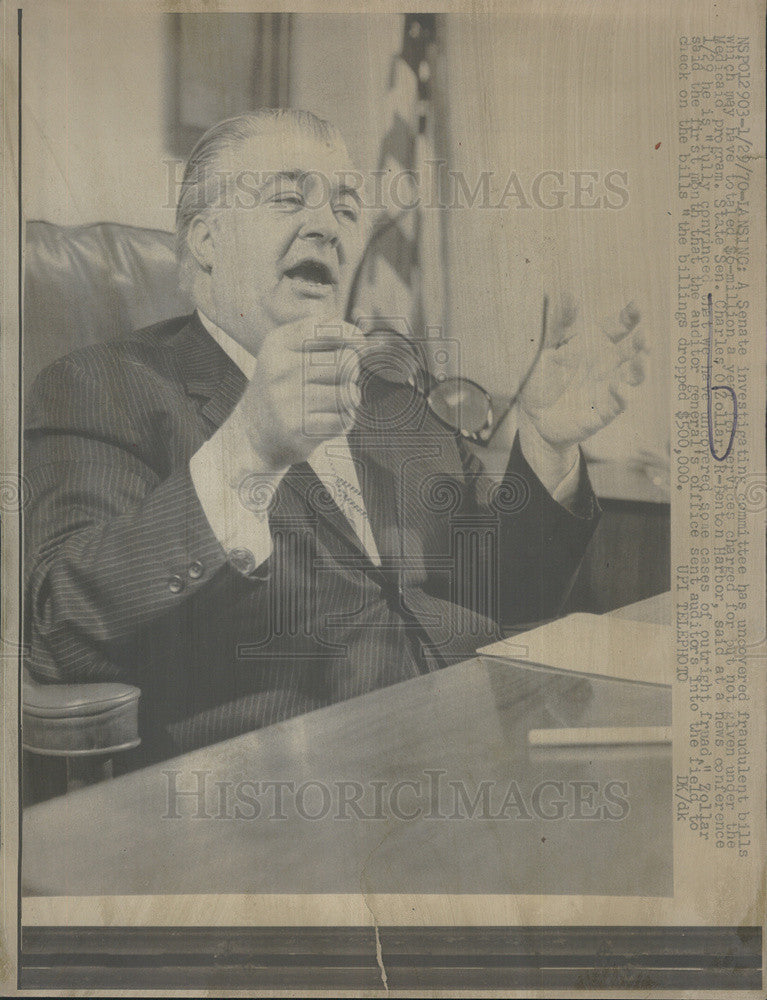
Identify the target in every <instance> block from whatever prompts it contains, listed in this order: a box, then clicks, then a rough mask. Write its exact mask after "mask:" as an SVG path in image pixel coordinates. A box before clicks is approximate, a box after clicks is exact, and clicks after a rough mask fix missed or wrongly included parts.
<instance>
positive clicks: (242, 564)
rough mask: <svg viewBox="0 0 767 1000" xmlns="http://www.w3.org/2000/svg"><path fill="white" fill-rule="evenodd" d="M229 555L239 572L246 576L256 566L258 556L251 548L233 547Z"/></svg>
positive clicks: (230, 560)
mask: <svg viewBox="0 0 767 1000" xmlns="http://www.w3.org/2000/svg"><path fill="white" fill-rule="evenodd" d="M227 557H228V559H229V562H230V563H231V565H232V566H234V568H235V569H236V570H237V572H238V573H243V574H244V575H245V576H247V575H248V574H250V573H252V572H253V571H254V570H255V568H256V557H255V556H254V555H253V553H252V552H251V551H250V549H231V550H230V551H229V552H228V553H227Z"/></svg>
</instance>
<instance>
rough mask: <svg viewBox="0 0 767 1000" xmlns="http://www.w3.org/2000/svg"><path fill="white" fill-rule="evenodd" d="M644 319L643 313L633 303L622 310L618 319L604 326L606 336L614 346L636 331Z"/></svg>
mask: <svg viewBox="0 0 767 1000" xmlns="http://www.w3.org/2000/svg"><path fill="white" fill-rule="evenodd" d="M641 318H642V315H641V313H640V312H639V310H638V309H637V307H636V305H635V304H634V303H633V302H629V304H628V305H627V306H624V307H623V309H621V311H620V313H619V315H618V318H617V319H611V320H609V321H608V322H607V323H605V324H604V326H603V329H604V332H605V335H606V336H607V338H608V339H609V340H611V341H612V342H613V343H614V344H617V343H618V342H619V341H622V340H624V339H625V337H626V336H627V335H628V334H629V333H631V331H632V330H634V329H635V328H636V326H637V324H638V323H639V321H640V319H641Z"/></svg>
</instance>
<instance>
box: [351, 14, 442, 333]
mask: <svg viewBox="0 0 767 1000" xmlns="http://www.w3.org/2000/svg"><path fill="white" fill-rule="evenodd" d="M436 26H437V18H436V15H434V14H406V15H405V16H404V38H403V44H402V51H401V52H400V53H399V54H398V55H397V56H395V58H394V59H393V61H392V66H391V72H390V78H389V89H388V93H387V97H386V100H387V112H386V120H387V121H388V127H387V130H386V133H385V135H384V138H383V141H382V143H381V149H380V153H379V157H378V175H377V176H378V179H379V182H380V183H379V186H378V188H377V190H378V191H380V193H381V194H382V196H383V197H382V202H383V207H382V209H381V211H380V214H379V216H378V218H377V219H376V221H375V223H374V226H373V230H372V235H371V237H370V240H369V243H368V247H367V250H366V253H365V256H364V258H363V261H362V265H361V267H360V270H359V272H358V274H357V278H356V281H355V285H354V288H353V291H352V296H351V300H350V306H349V313H348V318H349V319H350V321H352V322H357V323H358V324H359V325H360V326H361V327H362V328H363V329H365V330H367V331H370V330H375V329H378V330H380V329H393V330H395V331H397V332H398V333H401V334H402V335H404V336H408V337H413V338H415V339H416V340H420V339H424V338H428V337H430V336H439V335H440V334H442V332H443V330H444V327H443V322H444V304H445V303H444V283H443V266H444V262H443V251H442V240H441V232H440V221H439V211H438V210H437V209H424V207H423V206H424V205H428V204H437V197H436V196H437V194H438V192H436V190H435V188H434V185H436V184H437V183H438V177H437V171H436V169H435V166H434V163H435V162H436V156H435V154H434V146H435V142H434V133H435V125H436V124H437V123H436V115H435V114H434V113H433V102H432V100H431V97H432V75H433V59H432V52H433V49H434V45H435V38H436ZM403 206H405V207H403Z"/></svg>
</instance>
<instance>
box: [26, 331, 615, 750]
mask: <svg viewBox="0 0 767 1000" xmlns="http://www.w3.org/2000/svg"><path fill="white" fill-rule="evenodd" d="M244 387H245V378H244V376H243V375H242V373H241V372H240V371H239V369H238V368H237V367H236V366H235V365H234V364H233V363H232V361H231V360H230V359H229V358H228V357H227V356H226V354H225V353H224V352H223V351H222V350H221V349H220V348H219V347H218V345H216V344H215V342H214V341H213V340H212V338H211V337H210V336H209V335H208V334H207V332H206V331H205V330H204V328H203V327H202V326H201V324H200V322H199V320H198V319H197V317H196V316H192V317H181V318H178V319H174V320H170V321H168V322H165V323H161V324H159V325H157V326H154V327H151V328H148V329H146V330H142V331H140V332H138V333H136V334H134V335H132V336H130V337H124V338H120V339H119V340H116V341H111V342H108V343H104V344H101V345H97V346H95V347H91V348H86V349H85V350H82V351H79V352H77V353H75V354H73V355H70V356H69V357H66V358H64V359H62V360H60V361H58V362H57V363H56V364H54V365H53V366H52V367H50V368H49V369H47V370H46V371H45V372H44V373H43V374H42V375H41V376H40V378H39V379H38V380H37V382H36V384H35V387H34V389H33V391H32V393H31V398H30V399H29V402H28V412H27V418H26V437H27V445H26V464H25V474H26V476H27V479H28V489H29V503H28V506H27V508H26V536H27V538H26V541H27V549H26V570H27V592H26V605H25V609H26V616H25V617H26V622H27V628H28V640H29V643H30V654H29V658H28V667H29V669H30V670H31V671H32V673H33V675H34V676H35V677H36V678H37V679H39V680H41V681H54V682H55V681H69V680H77V681H80V682H87V681H100V680H120V681H125V682H128V683H134V684H137V685H138V686H139V687H140V688H141V689H142V699H141V706H142V707H141V728H142V737H143V740H144V752H145V754H146V756H147V758H149V759H152V758H154V759H156V758H159V757H162V756H166V755H169V754H172V753H174V752H183V751H186V750H190V749H192V748H194V747H197V746H201V745H204V744H207V743H212V742H215V741H218V740H221V739H224V738H227V737H229V736H232V735H235V734H236V733H239V732H242V731H245V730H249V729H254V728H257V727H259V726H263V725H268V724H270V723H272V722H276V721H278V720H280V719H283V718H287V717H289V716H291V715H295V714H298V713H301V712H305V711H308V710H310V709H313V708H316V707H319V706H322V705H325V704H328V703H331V702H334V701H339V700H341V699H344V698H348V697H350V696H353V695H357V694H361V693H363V692H365V691H369V690H372V689H374V688H377V687H381V686H383V685H386V684H391V683H394V682H396V681H400V680H404V679H406V678H409V677H412V676H415V675H417V674H418V673H420V672H422V671H425V670H431V669H434V668H435V667H440V666H444V665H446V664H449V663H452V662H456V661H458V660H460V659H463V658H465V657H467V656H468V655H470V654H471V653H472V652H473V650H474V649H476V647H477V646H478V645H481V644H483V643H484V642H487V641H490V640H492V639H493V638H494V637H496V636H497V635H499V634H500V630H501V629H502V628H503V627H504V626H510V625H513V624H514V623H519V622H528V621H533V620H535V619H540V618H543V617H550V616H552V615H553V614H555V613H556V612H557V609H558V608H559V607H560V605H561V603H562V601H563V599H564V597H565V596H566V593H567V590H568V588H569V585H570V583H571V581H572V578H573V576H574V574H575V572H576V570H577V567H578V565H579V562H580V559H581V556H582V554H583V551H584V548H585V546H586V544H587V542H588V540H589V538H590V537H591V534H592V532H593V530H594V527H595V525H596V520H597V517H598V506H597V504H596V501H595V499H594V497H593V494H592V493H591V489H590V486H589V485H588V478H587V476H586V473H585V467H583V468H582V476H581V482H582V485H581V490H580V495H579V497H578V500H577V504H576V507H575V508H574V510H575V511H576V513H574V514H573V513H570V512H568V511H566V510H565V509H564V508H562V507H560V506H559V505H558V504H556V503H555V502H554V501H553V500H552V499H551V497H550V496H549V494H548V493H547V492H546V490H545V489H544V488H543V486H542V485H541V484H540V482H539V481H538V479H537V478H536V476H535V475H534V473H533V472H532V471H531V469H530V468H529V466H528V465H527V463H526V462H525V460H524V457H523V455H522V453H521V450H520V448H519V445H518V442H517V443H515V446H514V449H513V452H512V455H511V459H510V463H509V468H508V470H507V474H506V480H505V481H504V483H503V484H502V486H501V487H500V488H496V489H491V488H490V487H489V486H488V484H487V483H485V482H484V481H483V478H482V476H481V475H477V474H476V471H475V470H473V469H472V468H471V467H470V463H469V462H468V461H467V457H468V456H467V454H466V451H465V449H463V448H462V447H461V445H462V442H461V441H460V440H459V439H458V438H457V437H456V436H455V435H454V434H452V433H450V432H448V431H447V430H446V429H445V428H444V427H443V426H442V425H441V424H440V423H439V422H438V421H437V420H436V418H434V417H433V415H432V414H431V413H430V412H429V411H428V410H427V408H426V407H425V405H424V404H423V400H422V399H421V398H420V397H418V396H416V395H414V394H413V393H412V392H411V391H410V390H409V389H407V388H404V387H396V386H392V385H389V384H388V383H384V382H381V381H380V380H377V379H371V380H370V381H369V382H368V383H367V385H366V387H365V390H364V393H363V404H362V409H361V412H360V417H359V419H358V422H357V425H356V426H355V428H354V429H353V431H352V432H351V433H350V435H349V441H350V447H351V451H352V454H353V456H354V457H355V459H356V460H357V461H358V467H359V469H360V472H361V481H362V489H363V493H364V495H365V503H366V506H367V510H368V512H369V516H370V520H371V526H372V529H373V533H374V535H375V539H376V543H377V547H378V550H379V552H380V554H381V557H382V567H381V568H380V569H377V568H376V567H374V566H373V565H372V563H370V561H369V560H368V559H367V557H366V556H365V554H364V553H363V552H362V551H361V549H360V548H359V546H358V543H357V540H356V536H355V535H354V533H353V532H352V530H351V528H350V526H349V524H348V522H347V521H346V519H345V518H344V517H343V515H342V514H341V512H340V510H339V509H338V508H337V507H336V506H335V504H334V503H333V501H332V499H331V498H330V497H329V496H328V494H327V492H326V491H325V490H324V489H323V488H322V485H321V483H320V482H319V480H318V479H317V477H316V476H315V475H314V473H313V471H312V470H311V468H310V467H309V466H308V465H306V464H305V463H302V464H301V465H297V466H294V467H292V468H291V469H290V470H289V471H288V473H287V474H286V476H285V478H284V479H283V481H282V483H281V484H280V487H279V490H278V492H277V495H276V497H275V499H274V501H273V504H272V507H271V509H270V515H269V517H270V526H271V531H272V536H273V538H274V551H273V554H272V556H271V558H270V560H269V562H268V563H267V564H266V565H265V566H264V567H263V568H262V571H261V572H260V573H259V575H258V577H257V578H250V577H245V576H243V575H242V574H241V573H240V572H238V570H237V569H236V568H234V567H233V565H232V564H231V562H230V561H229V560H228V559H227V555H226V553H225V552H224V551H223V550H222V548H221V546H220V545H219V543H218V541H217V539H216V537H215V536H214V534H213V532H212V530H211V528H210V526H209V524H208V522H207V520H206V518H205V515H204V513H203V511H202V508H201V506H200V504H199V501H198V499H197V496H196V493H195V490H194V487H193V485H192V482H191V479H190V475H189V469H188V463H189V458H190V457H191V455H192V454H193V453H194V452H195V451H196V450H197V449H198V448H199V447H200V445H201V444H202V443H203V441H204V440H205V439H206V438H208V437H209V436H210V435H211V434H212V433H213V432H214V431H215V430H216V428H217V427H219V426H220V424H221V423H222V422H223V420H224V419H225V418H226V416H227V415H228V414H229V413H230V412H231V410H232V408H233V407H234V405H235V404H236V402H237V400H238V399H239V397H240V395H241V393H242V391H243V389H244ZM582 464H583V463H582Z"/></svg>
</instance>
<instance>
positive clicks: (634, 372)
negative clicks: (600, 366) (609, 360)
mask: <svg viewBox="0 0 767 1000" xmlns="http://www.w3.org/2000/svg"><path fill="white" fill-rule="evenodd" d="M646 374H647V370H646V364H645V358H644V357H643V356H642V355H641V354H637V356H636V357H633V358H629V359H628V360H627V361H623V362H622V363H621V364H620V365H618V378H619V379H620V381H621V382H623V383H624V384H625V385H630V386H637V385H641V384H642V382H644V379H645V375H646Z"/></svg>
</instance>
